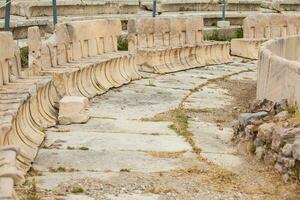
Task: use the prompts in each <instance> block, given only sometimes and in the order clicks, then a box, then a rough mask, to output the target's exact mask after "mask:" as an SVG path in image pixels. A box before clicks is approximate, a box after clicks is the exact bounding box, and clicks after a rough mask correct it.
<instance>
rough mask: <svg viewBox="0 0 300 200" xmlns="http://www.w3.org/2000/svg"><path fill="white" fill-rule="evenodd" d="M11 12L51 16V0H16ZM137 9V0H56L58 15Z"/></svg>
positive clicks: (113, 12)
mask: <svg viewBox="0 0 300 200" xmlns="http://www.w3.org/2000/svg"><path fill="white" fill-rule="evenodd" d="M12 8H13V9H12V14H14V15H20V16H25V17H27V18H30V17H41V16H52V2H51V1H45V0H42V1H32V0H26V1H17V2H14V3H13V5H12ZM138 10H139V1H138V0H117V1H110V0H100V1H99V0H97V1H93V0H85V1H80V0H63V1H57V11H58V15H60V16H70V15H98V14H134V13H137V11H138Z"/></svg>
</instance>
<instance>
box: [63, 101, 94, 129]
mask: <svg viewBox="0 0 300 200" xmlns="http://www.w3.org/2000/svg"><path fill="white" fill-rule="evenodd" d="M88 104H89V101H88V99H87V98H86V97H81V96H65V97H63V98H62V99H61V100H60V101H59V114H58V121H59V123H60V124H71V123H85V122H87V121H88V120H89V113H88Z"/></svg>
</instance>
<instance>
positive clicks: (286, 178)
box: [282, 174, 290, 183]
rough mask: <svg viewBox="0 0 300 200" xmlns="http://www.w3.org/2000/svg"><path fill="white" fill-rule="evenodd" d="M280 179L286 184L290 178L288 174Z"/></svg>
mask: <svg viewBox="0 0 300 200" xmlns="http://www.w3.org/2000/svg"><path fill="white" fill-rule="evenodd" d="M282 179H283V181H284V182H285V183H287V182H288V181H289V180H290V176H289V175H288V174H284V175H283V176H282Z"/></svg>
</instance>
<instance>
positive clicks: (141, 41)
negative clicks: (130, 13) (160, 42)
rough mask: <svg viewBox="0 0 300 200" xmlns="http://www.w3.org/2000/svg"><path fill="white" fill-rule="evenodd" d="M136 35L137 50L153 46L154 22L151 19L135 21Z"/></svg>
mask: <svg viewBox="0 0 300 200" xmlns="http://www.w3.org/2000/svg"><path fill="white" fill-rule="evenodd" d="M137 35H138V47H139V48H151V47H153V46H154V21H153V19H152V18H140V19H137Z"/></svg>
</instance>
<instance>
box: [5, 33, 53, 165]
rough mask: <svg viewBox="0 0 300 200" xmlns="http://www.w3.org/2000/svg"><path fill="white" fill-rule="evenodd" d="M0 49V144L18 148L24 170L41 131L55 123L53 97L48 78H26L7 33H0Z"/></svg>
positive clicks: (41, 137)
mask: <svg viewBox="0 0 300 200" xmlns="http://www.w3.org/2000/svg"><path fill="white" fill-rule="evenodd" d="M0 46H1V49H0V69H1V70H0V71H1V72H0V144H1V145H7V144H12V145H16V146H18V147H20V150H21V151H20V155H21V156H20V157H19V166H20V167H21V168H24V169H26V170H27V169H29V166H30V163H31V161H32V160H33V158H34V157H35V155H36V152H37V149H38V146H39V145H40V143H41V142H42V141H43V138H44V137H43V136H44V133H43V129H44V128H45V126H49V125H54V124H55V122H56V120H55V112H54V110H55V108H54V99H55V95H52V94H51V93H52V92H51V91H50V87H49V86H50V85H51V84H52V82H51V78H50V77H41V76H30V77H28V76H26V71H25V70H24V69H22V68H21V63H20V54H19V50H18V48H17V47H16V43H15V41H14V40H13V37H12V34H11V33H9V32H0ZM41 122H43V123H41ZM44 125H45V126H44ZM32 144H36V145H32ZM29 152H30V153H29Z"/></svg>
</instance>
